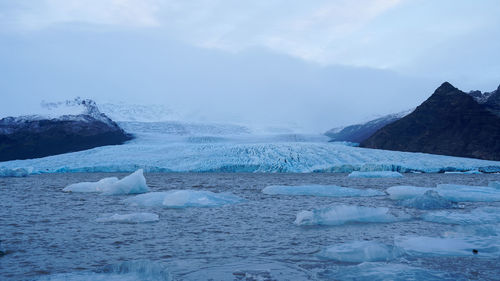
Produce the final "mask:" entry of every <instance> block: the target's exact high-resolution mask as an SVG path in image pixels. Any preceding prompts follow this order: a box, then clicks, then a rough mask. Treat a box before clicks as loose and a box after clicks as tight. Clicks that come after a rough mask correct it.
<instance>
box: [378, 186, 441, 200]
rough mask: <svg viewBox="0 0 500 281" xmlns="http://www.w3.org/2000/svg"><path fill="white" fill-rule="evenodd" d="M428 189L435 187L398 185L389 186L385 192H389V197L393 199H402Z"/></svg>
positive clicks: (415, 195)
mask: <svg viewBox="0 0 500 281" xmlns="http://www.w3.org/2000/svg"><path fill="white" fill-rule="evenodd" d="M428 190H435V188H430V187H419V186H411V185H398V186H392V187H389V188H388V189H387V190H386V192H387V193H389V197H390V198H391V199H393V200H404V199H411V198H414V197H417V196H421V195H424V194H425V193H426V192H427V191H428Z"/></svg>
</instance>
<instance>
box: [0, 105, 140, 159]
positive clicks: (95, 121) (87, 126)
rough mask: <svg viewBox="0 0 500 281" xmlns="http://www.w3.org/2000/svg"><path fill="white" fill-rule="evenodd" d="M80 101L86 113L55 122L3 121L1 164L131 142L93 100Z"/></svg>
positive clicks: (40, 119) (27, 118)
mask: <svg viewBox="0 0 500 281" xmlns="http://www.w3.org/2000/svg"><path fill="white" fill-rule="evenodd" d="M81 102H82V105H84V106H85V107H86V112H84V114H79V115H64V116H61V117H59V118H52V119H49V118H44V117H40V116H22V117H6V118H3V119H0V161H8V160H15V159H31V158H39V157H45V156H49V155H55V154H61V153H67V152H74V151H80V150H85V149H90V148H94V147H98V146H103V145H114V144H122V143H124V142H125V141H127V140H130V139H132V136H131V135H129V134H127V133H125V131H124V130H123V129H121V128H120V127H119V126H118V125H117V124H116V123H115V122H113V121H112V120H111V119H109V118H108V117H107V116H106V115H104V114H102V113H100V112H99V110H98V109H97V106H96V105H95V103H94V102H93V101H91V100H83V101H81Z"/></svg>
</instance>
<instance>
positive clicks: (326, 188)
mask: <svg viewBox="0 0 500 281" xmlns="http://www.w3.org/2000/svg"><path fill="white" fill-rule="evenodd" d="M262 192H263V193H264V194H269V195H277V194H280V195H310V196H325V197H365V196H381V195H384V193H383V192H381V191H378V190H375V189H370V188H369V189H356V188H349V187H340V186H336V185H299V186H286V185H272V186H268V187H266V188H264V189H263V190H262Z"/></svg>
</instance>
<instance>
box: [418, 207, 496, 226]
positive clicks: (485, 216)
mask: <svg viewBox="0 0 500 281" xmlns="http://www.w3.org/2000/svg"><path fill="white" fill-rule="evenodd" d="M422 219H423V220H425V221H429V222H436V223H446V224H461V225H471V224H495V223H500V208H498V207H480V208H476V209H474V210H472V211H471V212H470V213H464V212H450V211H437V212H430V213H426V214H424V215H423V216H422Z"/></svg>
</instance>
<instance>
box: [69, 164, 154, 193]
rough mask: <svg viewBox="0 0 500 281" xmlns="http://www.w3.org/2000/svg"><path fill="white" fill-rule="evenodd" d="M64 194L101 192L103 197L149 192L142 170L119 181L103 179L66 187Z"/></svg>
mask: <svg viewBox="0 0 500 281" xmlns="http://www.w3.org/2000/svg"><path fill="white" fill-rule="evenodd" d="M63 191H66V192H101V193H102V194H105V195H123V194H138V193H144V192H148V191H149V187H148V185H147V184H146V178H144V175H143V170H142V169H139V170H137V171H135V172H134V173H132V174H130V175H128V176H126V177H124V178H123V179H121V180H119V179H118V178H115V177H109V178H104V179H102V180H100V181H98V182H80V183H75V184H71V185H68V186H67V187H65V188H64V189H63Z"/></svg>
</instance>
